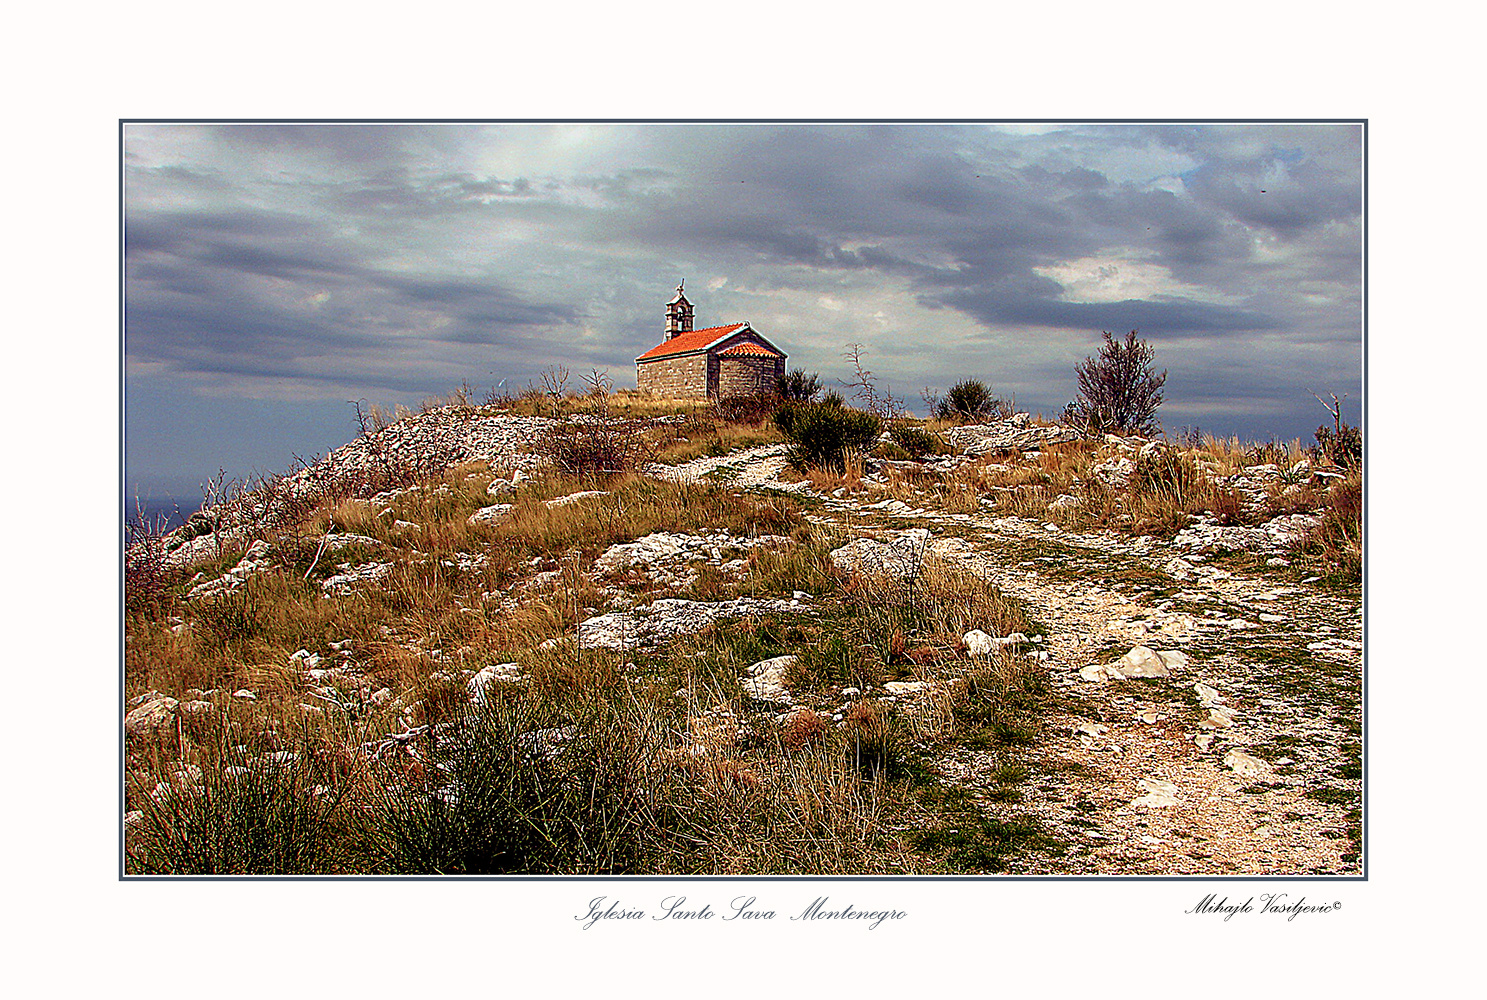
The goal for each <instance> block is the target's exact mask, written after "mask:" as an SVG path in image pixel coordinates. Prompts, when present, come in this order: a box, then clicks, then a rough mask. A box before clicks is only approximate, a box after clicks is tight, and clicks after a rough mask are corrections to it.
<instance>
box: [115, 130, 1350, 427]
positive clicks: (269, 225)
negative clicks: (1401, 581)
mask: <svg viewBox="0 0 1487 1000" xmlns="http://www.w3.org/2000/svg"><path fill="white" fill-rule="evenodd" d="M1360 154H1361V145H1360V135H1359V130H1358V129H1357V128H1356V127H1346V126H1326V127H1321V126H1294V125H1290V126H1266V125H1255V126H1192V125H1146V126H1080V125H1063V126H1052V127H1048V128H1018V127H1011V128H1002V127H992V126H979V125H886V126H878V125H866V126H864V125H834V126H822V127H812V126H780V125H749V126H742V125H738V126H691V125H676V126H653V127H646V126H614V125H596V126H536V125H500V124H497V125H489V126H468V125H448V126H445V125H426V126H404V125H336V126H316V125H265V126H130V131H129V133H128V134H127V135H126V146H125V164H124V166H125V178H126V205H125V213H126V241H127V244H126V267H127V269H126V288H125V293H126V318H127V347H128V355H129V360H130V362H131V364H140V365H146V366H154V367H152V368H150V369H149V370H150V371H167V372H171V373H174V376H173V377H181V378H184V379H199V380H202V381H203V383H204V384H205V383H209V384H211V385H212V386H213V387H214V391H218V392H229V393H230V392H243V393H245V394H251V393H253V392H256V391H259V390H260V389H262V388H263V386H262V385H260V384H259V383H258V382H255V380H272V381H273V382H274V385H275V386H276V388H274V389H273V391H277V392H288V393H292V392H295V391H297V390H296V389H295V387H296V386H298V387H300V389H302V390H303V391H304V392H305V393H306V394H309V395H315V394H317V393H319V394H321V396H322V397H325V398H328V397H330V396H333V395H334V394H335V393H337V392H340V387H342V386H348V385H350V386H355V385H364V386H367V387H369V388H368V389H366V391H367V392H371V391H373V389H372V388H370V387H378V389H379V390H380V389H387V390H389V391H396V392H399V393H401V392H407V393H410V394H414V395H416V394H424V393H429V392H435V391H444V390H445V389H447V388H448V386H449V385H450V384H453V383H457V382H458V380H459V377H460V376H459V374H458V373H459V372H460V370H461V365H462V364H463V365H466V366H468V367H469V368H470V369H471V370H474V369H477V368H478V369H480V370H483V371H491V370H498V371H500V372H502V373H503V375H510V376H511V377H514V378H523V377H525V376H524V374H523V373H527V372H535V371H537V370H540V368H541V367H542V366H544V365H545V364H548V363H566V364H570V365H573V366H575V367H579V366H582V367H583V368H587V367H588V366H590V365H592V366H594V367H601V368H609V369H610V371H611V372H612V373H613V374H614V375H615V376H616V379H617V381H619V382H620V384H621V385H623V384H626V380H625V375H626V373H628V372H630V371H633V368H632V359H633V358H634V357H635V355H636V354H638V353H640V352H641V351H643V350H645V349H646V348H648V347H650V346H652V345H653V344H654V343H655V342H656V340H657V339H658V338H659V336H660V330H659V325H660V324H659V318H658V317H659V308H660V303H661V302H663V301H664V300H665V298H666V297H668V296H669V294H670V288H671V287H673V286H674V283H675V282H676V281H677V280H678V279H679V278H681V277H684V276H685V277H688V279H689V280H688V283H687V290H688V292H689V294H692V295H693V298H694V302H696V303H697V305H698V316H699V321H703V320H707V321H718V322H722V321H726V320H728V319H730V318H731V317H732V316H733V315H734V314H735V313H737V315H738V316H739V317H740V318H755V319H762V316H763V315H765V313H766V312H767V314H768V315H769V316H771V317H773V322H774V323H776V324H779V325H780V326H781V327H782V328H785V329H788V330H790V331H791V332H790V334H789V337H788V338H786V339H787V340H790V341H791V343H787V344H785V345H784V346H786V347H787V349H792V350H791V359H792V363H795V362H802V363H806V364H810V365H815V366H818V367H821V368H822V370H823V373H825V372H826V371H827V369H828V367H829V366H830V365H831V364H837V363H839V361H840V354H841V346H842V344H843V343H845V342H847V341H848V340H854V341H861V342H864V343H866V344H868V346H869V349H870V350H875V351H878V352H880V354H884V355H887V356H891V357H892V358H893V359H894V362H893V363H894V364H904V365H914V366H918V368H917V369H916V370H915V371H914V372H912V374H907V373H906V374H902V375H899V376H896V378H895V381H896V382H897V381H904V380H905V379H909V380H910V381H917V380H919V379H920V378H922V379H923V380H924V381H925V382H926V383H933V382H940V383H942V384H948V383H951V382H953V381H955V380H957V379H958V378H960V377H963V376H964V375H965V374H966V373H967V371H968V368H971V367H975V366H984V367H985V369H986V370H987V371H988V373H990V372H993V371H995V372H1003V371H1005V372H1007V373H1008V374H1007V378H1008V379H1009V380H1011V381H1015V382H1016V383H1017V384H1018V386H1019V392H1020V393H1021V394H1023V395H1025V396H1026V397H1027V398H1030V399H1039V400H1041V399H1043V398H1044V397H1046V398H1047V399H1049V400H1059V401H1060V402H1061V401H1062V400H1066V399H1067V396H1068V394H1069V391H1070V387H1069V385H1068V384H1067V383H1068V382H1070V380H1071V376H1070V374H1069V373H1070V371H1071V359H1074V360H1077V358H1079V357H1081V356H1083V354H1084V353H1085V352H1087V351H1088V350H1090V349H1091V347H1090V345H1092V344H1094V343H1097V342H1098V337H1099V332H1100V331H1101V330H1111V331H1112V332H1116V333H1121V332H1123V331H1125V330H1129V329H1139V330H1140V331H1142V333H1143V335H1147V336H1150V337H1151V338H1153V341H1154V342H1155V343H1156V344H1157V345H1158V349H1159V363H1160V364H1162V365H1164V366H1166V367H1168V368H1169V369H1171V370H1172V372H1173V376H1172V380H1171V382H1170V384H1171V385H1173V386H1176V387H1182V388H1181V392H1182V393H1185V394H1186V398H1185V399H1179V398H1178V396H1177V395H1174V393H1169V397H1168V398H1169V403H1171V405H1172V406H1173V407H1174V408H1176V407H1178V406H1181V405H1189V406H1190V407H1192V408H1194V412H1197V411H1200V410H1201V411H1203V412H1204V413H1209V412H1228V413H1230V417H1231V418H1232V419H1234V420H1239V419H1240V417H1241V416H1242V412H1243V410H1244V403H1243V400H1244V399H1246V398H1249V397H1247V396H1246V393H1247V392H1249V391H1250V389H1251V388H1253V389H1254V394H1253V399H1254V405H1253V407H1252V409H1254V411H1255V413H1257V414H1260V415H1261V416H1263V417H1264V419H1266V420H1270V419H1272V418H1274V419H1277V420H1284V419H1289V420H1291V421H1292V422H1293V423H1296V424H1297V432H1300V430H1302V429H1304V428H1302V427H1301V424H1302V423H1306V422H1307V421H1309V418H1306V419H1305V420H1303V418H1302V417H1301V416H1300V415H1299V413H1298V412H1296V411H1294V410H1293V409H1292V408H1289V406H1288V405H1286V404H1284V400H1286V399H1290V398H1291V397H1293V396H1297V397H1299V398H1301V399H1302V401H1303V402H1305V401H1307V400H1309V397H1306V396H1304V395H1303V390H1304V386H1302V384H1301V383H1302V382H1304V381H1308V380H1310V381H1317V380H1320V379H1321V378H1322V377H1328V378H1332V379H1336V380H1338V381H1339V384H1338V385H1337V388H1338V389H1339V391H1353V392H1355V393H1356V389H1357V383H1358V378H1357V374H1356V373H1357V371H1358V368H1359V359H1360V352H1359V350H1358V343H1357V342H1358V332H1359V326H1360V322H1361V280H1360V272H1361V250H1362V245H1361V165H1360ZM694 288H696V289H697V291H696V292H695V293H694V292H693V289H694ZM1030 334H1031V335H1030ZM1246 366H1251V368H1250V370H1249V375H1250V376H1255V375H1256V373H1257V372H1263V379H1261V380H1259V381H1256V380H1255V379H1254V378H1251V379H1250V381H1248V382H1247V381H1246V370H1247V368H1246ZM141 377H143V376H141ZM160 377H165V376H160ZM1262 382H1263V386H1262V384H1261V383H1262ZM192 384H194V383H192ZM265 384H266V383H265ZM906 384H907V383H906ZM1019 398H1022V396H1020V397H1019ZM1313 405H1314V403H1313ZM1225 407H1227V408H1228V409H1227V410H1225V409H1224V408H1225ZM1277 410H1285V411H1286V412H1287V413H1289V414H1290V416H1288V417H1284V418H1282V417H1274V412H1275V411H1277ZM1256 419H1258V417H1257V418H1256ZM1298 421H1299V423H1297V422H1298ZM1207 422H1208V421H1206V423H1207ZM1235 426H1239V423H1236V424H1235Z"/></svg>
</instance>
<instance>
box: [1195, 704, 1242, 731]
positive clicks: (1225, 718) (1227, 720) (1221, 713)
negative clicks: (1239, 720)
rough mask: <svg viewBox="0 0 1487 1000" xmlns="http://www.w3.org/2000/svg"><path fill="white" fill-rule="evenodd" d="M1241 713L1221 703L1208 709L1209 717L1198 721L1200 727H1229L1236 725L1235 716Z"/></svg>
mask: <svg viewBox="0 0 1487 1000" xmlns="http://www.w3.org/2000/svg"><path fill="white" fill-rule="evenodd" d="M1238 714H1239V713H1238V712H1236V711H1234V710H1233V709H1232V708H1224V707H1222V706H1219V705H1214V706H1211V707H1210V708H1209V709H1208V718H1206V719H1203V720H1202V721H1200V722H1199V723H1198V728H1200V729H1228V728H1230V727H1232V726H1233V725H1234V716H1236V715H1238Z"/></svg>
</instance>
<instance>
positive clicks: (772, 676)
mask: <svg viewBox="0 0 1487 1000" xmlns="http://www.w3.org/2000/svg"><path fill="white" fill-rule="evenodd" d="M795 661H796V657H795V656H792V655H785V656H776V657H773V658H771V659H768V660H760V661H759V662H758V663H755V664H754V665H753V666H751V667H749V676H747V677H745V678H744V680H743V689H744V692H745V693H746V694H747V695H748V696H749V697H750V698H753V699H754V700H755V701H767V702H772V703H774V704H779V705H788V704H790V703H791V701H792V700H793V699H792V697H791V694H790V691H789V690H788V689H787V688H786V687H785V674H786V672H787V671H788V670H789V669H790V668H791V667H792V666H794V665H795Z"/></svg>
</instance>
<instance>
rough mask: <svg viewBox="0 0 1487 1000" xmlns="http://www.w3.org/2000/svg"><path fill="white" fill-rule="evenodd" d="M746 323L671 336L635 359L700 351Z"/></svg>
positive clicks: (644, 359) (712, 327)
mask: <svg viewBox="0 0 1487 1000" xmlns="http://www.w3.org/2000/svg"><path fill="white" fill-rule="evenodd" d="M747 325H748V324H746V323H729V324H727V325H726V326H709V327H705V328H703V329H701V330H692V331H691V332H689V333H683V334H681V335H680V336H676V337H672V338H671V339H670V340H668V341H666V342H665V343H661V344H657V345H656V346H655V347H652V348H651V349H650V350H649V351H646V352H645V353H644V354H642V355H641V356H640V357H638V358H636V359H635V360H636V361H649V360H650V359H651V358H664V357H666V356H667V355H668V354H686V353H688V352H690V351H700V350H703V349H704V348H706V347H707V346H708V345H709V344H711V343H713V342H714V341H718V340H722V339H723V338H724V337H726V336H728V335H729V334H730V333H733V332H734V331H735V330H742V329H743V328H744V327H745V326H747Z"/></svg>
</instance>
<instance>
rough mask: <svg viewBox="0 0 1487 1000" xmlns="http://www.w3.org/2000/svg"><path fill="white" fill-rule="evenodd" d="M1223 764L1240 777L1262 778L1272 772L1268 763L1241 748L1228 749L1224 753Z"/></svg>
mask: <svg viewBox="0 0 1487 1000" xmlns="http://www.w3.org/2000/svg"><path fill="white" fill-rule="evenodd" d="M1224 766H1225V767H1227V768H1231V769H1232V770H1233V771H1234V773H1235V774H1237V775H1239V776H1240V777H1241V778H1264V777H1268V776H1270V775H1272V774H1274V772H1273V771H1272V770H1271V769H1270V765H1269V764H1267V763H1265V762H1264V761H1263V760H1261V759H1260V758H1258V757H1256V756H1254V755H1253V754H1248V753H1245V752H1244V751H1243V750H1230V751H1229V752H1228V753H1226V754H1224Z"/></svg>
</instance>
